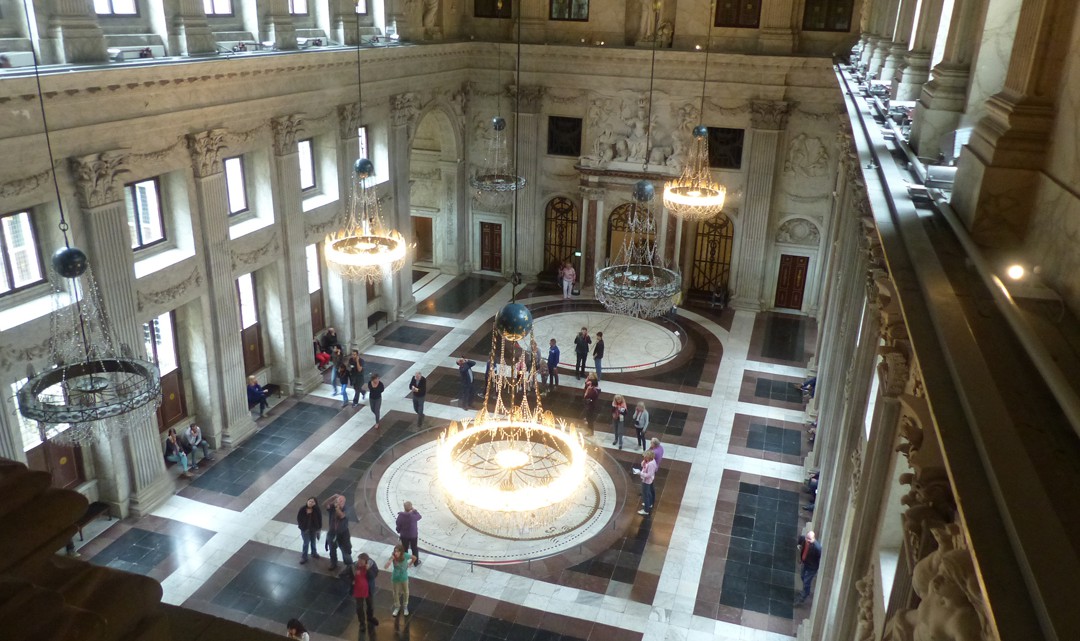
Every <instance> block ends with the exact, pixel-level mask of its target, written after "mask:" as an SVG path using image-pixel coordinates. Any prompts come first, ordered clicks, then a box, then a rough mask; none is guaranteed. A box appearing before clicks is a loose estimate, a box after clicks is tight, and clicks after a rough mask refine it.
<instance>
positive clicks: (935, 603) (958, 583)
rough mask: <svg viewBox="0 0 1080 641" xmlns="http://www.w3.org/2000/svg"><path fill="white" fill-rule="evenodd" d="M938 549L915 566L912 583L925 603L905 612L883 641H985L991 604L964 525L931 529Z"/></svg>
mask: <svg viewBox="0 0 1080 641" xmlns="http://www.w3.org/2000/svg"><path fill="white" fill-rule="evenodd" d="M931 533H932V534H933V536H934V539H935V540H936V541H937V544H938V548H937V549H936V550H934V551H933V552H932V553H930V554H929V555H928V556H926V557H925V558H923V559H921V560H920V561H919V562H918V563H916V564H915V569H914V571H913V573H912V579H911V585H912V588H913V589H914V590H915V593H916V594H918V595H919V598H920V599H921V602H920V603H919V606H918V607H917V608H915V609H913V610H900V611H899V612H897V613H896V615H895V616H894V617H893V618H892V620H890V621H889V623H888V624H887V625H886V627H885V634H884V635H883V637H882V639H883V641H985V640H987V639H989V638H990V637H991V635H990V634H989V630H988V627H989V626H988V622H987V616H986V606H985V604H984V600H983V595H982V590H981V589H980V587H979V582H978V578H977V577H976V576H975V567H974V564H973V563H972V561H971V554H970V553H969V552H968V550H967V546H966V543H965V541H964V534H963V531H962V529H961V528H960V526H959V525H957V524H955V523H951V524H949V525H946V526H942V527H935V528H932V530H931Z"/></svg>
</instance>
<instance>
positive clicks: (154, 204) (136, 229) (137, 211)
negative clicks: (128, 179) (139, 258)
mask: <svg viewBox="0 0 1080 641" xmlns="http://www.w3.org/2000/svg"><path fill="white" fill-rule="evenodd" d="M126 205H127V215H128V229H129V230H130V231H131V247H132V248H133V249H137V248H139V247H145V246H146V245H149V244H151V243H156V242H157V241H159V240H162V239H164V238H165V225H164V224H163V223H162V217H161V201H160V198H159V196H158V184H157V180H153V179H151V180H144V181H142V182H137V183H135V184H133V185H128V189H127V202H126Z"/></svg>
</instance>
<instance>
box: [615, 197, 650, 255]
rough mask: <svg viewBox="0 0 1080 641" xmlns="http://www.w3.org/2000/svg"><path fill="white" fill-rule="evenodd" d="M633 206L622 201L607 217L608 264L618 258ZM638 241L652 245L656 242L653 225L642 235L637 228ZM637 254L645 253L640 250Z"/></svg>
mask: <svg viewBox="0 0 1080 641" xmlns="http://www.w3.org/2000/svg"><path fill="white" fill-rule="evenodd" d="M633 207H634V203H623V204H621V205H619V206H618V207H616V208H615V209H612V210H611V216H609V217H608V229H607V232H608V233H607V264H609V265H610V264H611V263H612V262H614V261H615V260H617V259H618V257H619V252H620V250H622V247H623V243H624V242H626V236H627V234H628V233H629V232H630V212H631V211H632V210H633ZM638 242H639V243H643V244H645V245H648V246H649V247H653V246H654V245H655V243H656V229H655V226H654V227H653V231H652V232H651V233H649V234H647V235H642V234H641V232H640V230H639V231H638ZM639 255H641V256H644V255H647V254H646V252H644V251H642V252H641V253H640V254H639Z"/></svg>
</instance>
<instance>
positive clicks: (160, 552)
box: [90, 528, 183, 574]
mask: <svg viewBox="0 0 1080 641" xmlns="http://www.w3.org/2000/svg"><path fill="white" fill-rule="evenodd" d="M182 546H183V542H182V541H181V540H180V539H179V538H177V537H174V536H170V535H168V534H159V533H158V532H151V531H149V530H144V529H142V528H131V529H130V530H128V531H127V532H125V533H123V534H122V535H120V537H118V538H117V539H116V540H115V541H113V542H112V543H110V544H109V545H108V546H107V547H106V548H105V549H104V550H102V551H101V552H98V553H97V554H95V555H94V557H93V558H92V559H90V562H91V563H93V564H95V565H102V566H107V567H111V568H115V569H117V570H124V571H127V572H134V573H136V574H149V573H150V571H151V570H153V569H154V568H155V567H157V565H158V564H160V563H161V562H162V561H164V560H165V559H166V558H168V556H169V555H170V554H172V553H173V552H174V551H177V552H179V551H181V549H182Z"/></svg>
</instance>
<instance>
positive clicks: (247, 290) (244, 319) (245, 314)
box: [236, 274, 259, 329]
mask: <svg viewBox="0 0 1080 641" xmlns="http://www.w3.org/2000/svg"><path fill="white" fill-rule="evenodd" d="M236 289H237V291H238V292H239V296H240V329H247V328H249V327H251V326H253V325H255V324H256V323H258V322H259V307H258V305H257V304H256V303H255V277H254V276H252V275H251V274H244V275H243V276H241V277H240V278H237V279H236Z"/></svg>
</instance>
